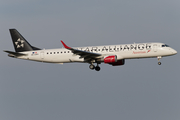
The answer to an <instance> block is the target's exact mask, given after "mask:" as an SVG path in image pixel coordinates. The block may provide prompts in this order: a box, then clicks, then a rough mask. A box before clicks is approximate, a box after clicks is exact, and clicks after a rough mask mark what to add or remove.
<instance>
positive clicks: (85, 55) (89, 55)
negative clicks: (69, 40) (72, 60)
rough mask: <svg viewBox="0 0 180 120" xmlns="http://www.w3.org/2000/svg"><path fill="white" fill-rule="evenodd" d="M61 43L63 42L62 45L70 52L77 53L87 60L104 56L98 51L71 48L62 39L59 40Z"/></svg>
mask: <svg viewBox="0 0 180 120" xmlns="http://www.w3.org/2000/svg"><path fill="white" fill-rule="evenodd" d="M61 43H62V44H63V46H64V47H65V48H66V49H68V50H71V51H72V53H74V54H76V55H79V56H80V58H84V59H85V60H86V61H89V60H92V59H98V58H101V57H103V56H104V55H102V54H99V53H92V52H88V51H82V50H77V49H74V48H71V47H69V46H67V45H66V44H65V43H64V42H63V41H62V40H61Z"/></svg>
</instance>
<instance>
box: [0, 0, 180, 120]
mask: <svg viewBox="0 0 180 120" xmlns="http://www.w3.org/2000/svg"><path fill="white" fill-rule="evenodd" d="M179 4H180V2H179V1H178V0H171V1H168V0H151V1H146V0H137V1H133V0H129V1H127V0H120V1H119V0H111V1H107V0H91V1H83V0H76V1H74V0H61V1H57V0H54V1H47V0H46V1H42V0H26V1H23V0H14V1H10V0H6V1H0V33H1V34H0V35H1V44H0V49H1V52H0V58H1V60H0V65H1V68H0V76H1V79H0V96H1V97H0V118H1V119H3V120H12V119H13V120H24V119H26V120H32V119H34V120H49V119H53V120H57V119H58V120H59V119H63V120H71V119H72V120H84V119H86V120H96V119H97V120H109V119H115V120H116V119H123V120H132V119H133V120H144V119H146V120H152V119H155V120H169V119H171V120H179V119H180V115H179V112H180V102H179V99H180V95H179V91H180V88H179V84H180V81H179V78H180V76H179V70H180V66H179V64H178V60H179V58H180V57H179V54H177V55H175V56H171V57H165V58H163V59H162V60H161V62H162V65H161V66H158V65H157V59H156V58H151V59H138V60H126V64H125V65H124V66H119V67H112V66H110V65H105V64H101V65H100V66H101V71H100V72H95V71H91V70H90V69H89V68H88V66H89V65H88V64H80V63H74V64H64V65H59V64H47V63H39V62H32V61H25V60H19V59H13V58H9V57H8V56H7V54H6V53H4V52H3V50H11V51H14V48H13V44H12V41H11V37H10V34H9V31H8V29H10V28H16V29H17V30H18V31H19V32H20V33H21V34H22V35H23V36H24V37H25V38H26V39H27V40H28V42H29V43H31V44H32V45H33V46H37V47H40V48H42V49H43V48H46V49H47V48H62V47H63V46H62V45H61V43H60V40H63V41H64V42H65V43H67V44H68V45H69V46H74V47H78V46H91V45H109V44H126V43H134V42H136V43H140V42H162V43H166V44H168V45H170V46H171V47H172V48H174V49H176V50H177V51H180V49H179V43H180V42H179V39H180V34H179V33H180V24H179V21H180V14H179V11H180V8H179Z"/></svg>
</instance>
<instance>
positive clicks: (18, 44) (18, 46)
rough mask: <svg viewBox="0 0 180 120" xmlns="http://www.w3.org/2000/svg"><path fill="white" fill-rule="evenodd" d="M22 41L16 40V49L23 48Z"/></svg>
mask: <svg viewBox="0 0 180 120" xmlns="http://www.w3.org/2000/svg"><path fill="white" fill-rule="evenodd" d="M23 43H24V40H21V39H20V38H19V39H18V40H17V42H15V44H16V46H17V48H20V47H22V48H23V47H24V44H23Z"/></svg>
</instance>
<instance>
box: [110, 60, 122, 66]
mask: <svg viewBox="0 0 180 120" xmlns="http://www.w3.org/2000/svg"><path fill="white" fill-rule="evenodd" d="M110 64H111V65H112V66H119V65H124V64H125V59H122V60H118V61H117V62H114V63H110Z"/></svg>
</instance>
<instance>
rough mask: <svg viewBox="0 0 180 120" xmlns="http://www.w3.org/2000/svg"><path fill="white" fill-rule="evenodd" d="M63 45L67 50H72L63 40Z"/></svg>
mask: <svg viewBox="0 0 180 120" xmlns="http://www.w3.org/2000/svg"><path fill="white" fill-rule="evenodd" d="M61 43H62V44H63V46H64V47H65V48H66V49H71V48H70V47H68V46H67V45H66V44H65V43H64V42H63V41H62V40H61Z"/></svg>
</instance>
